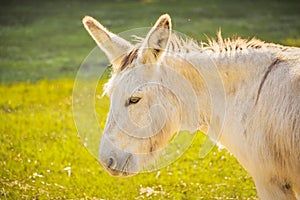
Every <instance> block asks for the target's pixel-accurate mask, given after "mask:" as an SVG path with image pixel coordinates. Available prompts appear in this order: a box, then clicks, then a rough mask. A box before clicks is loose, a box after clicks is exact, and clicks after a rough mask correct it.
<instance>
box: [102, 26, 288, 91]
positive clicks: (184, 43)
mask: <svg viewBox="0 0 300 200" xmlns="http://www.w3.org/2000/svg"><path fill="white" fill-rule="evenodd" d="M132 38H133V41H134V42H135V45H134V46H133V48H132V49H130V50H129V51H128V52H126V53H125V54H124V55H122V56H121V59H120V62H118V65H120V66H119V67H117V70H112V78H111V79H110V80H109V81H108V82H107V83H106V84H105V85H104V92H103V94H102V95H106V94H109V93H110V91H111V89H112V88H113V87H114V84H113V82H114V77H115V75H117V74H119V73H121V72H122V71H124V69H126V68H129V67H130V64H131V63H132V62H133V61H134V60H135V59H136V58H137V57H138V53H139V50H140V48H141V46H142V44H143V42H144V40H145V38H142V37H139V36H136V35H132ZM251 49H254V50H259V49H269V50H270V49H273V50H276V49H277V50H278V49H280V50H282V51H285V50H286V49H287V47H284V46H282V45H279V44H274V43H266V42H264V41H262V40H259V39H256V38H255V37H253V38H251V39H242V38H241V37H238V36H233V37H232V38H225V39H224V38H223V37H222V33H221V30H219V31H217V38H213V37H207V42H203V41H196V40H194V39H190V38H189V39H187V38H184V37H181V36H179V35H178V34H176V33H172V34H171V36H170V41H169V45H168V48H167V49H166V51H167V52H171V53H176V54H188V53H190V52H203V53H204V52H210V53H213V54H216V55H222V54H225V55H226V56H228V57H230V56H233V54H236V53H242V52H244V51H245V50H251Z"/></svg>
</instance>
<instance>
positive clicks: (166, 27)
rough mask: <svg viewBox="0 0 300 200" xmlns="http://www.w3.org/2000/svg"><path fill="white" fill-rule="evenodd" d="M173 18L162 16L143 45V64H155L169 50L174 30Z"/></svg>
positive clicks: (166, 15)
mask: <svg viewBox="0 0 300 200" xmlns="http://www.w3.org/2000/svg"><path fill="white" fill-rule="evenodd" d="M171 27H172V24H171V18H170V16H169V15H168V14H164V15H162V16H160V18H159V19H158V20H157V21H156V23H155V25H154V26H153V27H152V29H151V30H150V32H149V33H148V35H147V36H146V39H145V41H144V43H143V45H142V48H143V51H142V52H141V55H140V56H141V61H142V63H154V62H156V61H157V60H158V59H159V58H160V57H161V55H162V53H163V51H164V50H165V49H166V48H167V46H168V43H169V38H170V35H171V30H172V28H171Z"/></svg>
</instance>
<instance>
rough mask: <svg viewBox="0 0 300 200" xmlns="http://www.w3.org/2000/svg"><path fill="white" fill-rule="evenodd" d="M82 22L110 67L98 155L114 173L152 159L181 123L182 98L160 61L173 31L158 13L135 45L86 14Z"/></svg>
mask: <svg viewBox="0 0 300 200" xmlns="http://www.w3.org/2000/svg"><path fill="white" fill-rule="evenodd" d="M83 24H84V26H85V28H86V29H87V31H88V32H89V33H90V35H91V36H92V38H93V39H94V40H95V41H96V43H97V44H98V46H99V47H100V48H101V49H102V50H103V52H104V53H105V54H106V55H107V57H108V59H109V60H110V62H111V64H112V67H113V74H112V78H111V79H110V80H109V81H108V83H107V84H106V93H107V95H108V96H109V98H110V111H109V115H108V119H107V122H106V127H105V130H104V133H103V136H102V140H101V149H100V154H99V156H100V161H101V164H102V165H103V166H104V168H105V169H106V170H107V171H108V172H109V173H110V174H111V175H115V176H126V175H130V174H135V173H137V172H139V171H141V170H142V169H143V168H144V167H147V166H149V165H151V164H153V163H154V162H155V155H156V154H155V152H156V151H159V150H160V149H162V148H163V147H165V146H166V145H167V143H168V141H170V139H171V138H172V137H173V135H174V133H175V132H176V131H177V130H178V129H179V124H180V118H181V110H180V102H179V101H178V99H177V97H176V95H175V94H174V93H172V91H171V90H168V88H166V87H165V85H166V84H165V83H167V85H168V84H169V85H172V84H175V82H176V78H175V77H172V76H170V75H168V77H167V76H166V72H167V70H165V68H163V67H162V66H161V64H160V63H161V61H162V60H163V59H164V57H165V54H166V51H165V49H167V47H168V44H169V40H170V35H171V19H170V17H169V15H167V14H165V15H162V16H161V17H160V18H159V19H158V20H157V22H156V23H155V25H154V26H153V27H152V29H151V30H150V31H149V33H148V34H147V36H146V38H145V39H144V40H143V41H142V42H141V43H140V44H137V45H132V44H130V43H129V42H128V41H126V40H124V39H122V38H120V37H119V36H117V35H115V34H113V33H111V32H109V31H108V30H107V29H105V28H104V27H103V26H102V25H101V24H100V23H99V22H98V21H96V20H95V19H93V18H91V17H85V18H84V19H83Z"/></svg>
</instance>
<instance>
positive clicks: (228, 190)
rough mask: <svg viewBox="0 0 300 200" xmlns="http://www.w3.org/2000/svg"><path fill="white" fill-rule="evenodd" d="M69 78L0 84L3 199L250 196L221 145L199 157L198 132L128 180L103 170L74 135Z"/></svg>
mask: <svg viewBox="0 0 300 200" xmlns="http://www.w3.org/2000/svg"><path fill="white" fill-rule="evenodd" d="M72 88H73V81H71V80H58V81H40V82H37V83H34V84H29V83H18V84H13V85H2V86H1V87H0V95H1V97H2V98H1V99H0V108H1V110H0V113H1V114H0V121H1V124H0V141H1V146H0V152H1V157H0V194H1V195H2V197H3V198H5V197H6V198H9V199H19V198H27V197H28V198H34V197H36V198H39V199H47V198H84V197H89V198H91V197H97V198H107V199H134V198H138V199H139V198H141V199H142V197H146V196H147V195H148V197H149V198H153V199H162V198H163V199H164V198H172V199H173V198H176V199H201V198H203V199H210V198H211V199H216V198H220V199H230V198H237V197H238V198H241V199H247V198H250V199H253V198H255V197H256V192H255V188H254V184H253V182H252V179H251V178H250V177H249V175H248V174H247V173H246V172H245V171H244V170H243V169H242V167H241V166H240V165H239V164H238V163H237V161H236V160H235V159H234V158H233V157H232V156H231V155H229V154H228V152H226V151H225V150H222V151H218V150H217V149H216V148H215V149H214V150H213V152H211V153H210V154H209V155H208V157H206V158H205V159H200V158H199V152H200V145H201V141H203V136H201V135H198V137H197V138H196V140H195V141H194V144H193V145H192V147H191V148H190V149H189V150H188V151H187V152H186V153H185V154H184V156H182V157H181V158H180V159H179V160H178V161H177V162H175V163H173V164H171V165H170V166H169V167H167V168H164V169H161V170H160V171H159V172H158V171H155V172H151V173H145V174H140V175H137V176H134V177H131V178H125V179H124V178H123V179H119V178H114V177H111V176H109V175H108V174H107V173H106V172H104V170H103V169H102V167H101V166H100V165H99V164H98V162H97V160H96V159H95V158H94V157H93V156H92V155H91V154H89V153H88V152H87V150H86V149H85V148H84V147H83V144H82V143H81V141H80V140H79V138H78V136H77V131H76V128H75V125H74V121H73V116H72Z"/></svg>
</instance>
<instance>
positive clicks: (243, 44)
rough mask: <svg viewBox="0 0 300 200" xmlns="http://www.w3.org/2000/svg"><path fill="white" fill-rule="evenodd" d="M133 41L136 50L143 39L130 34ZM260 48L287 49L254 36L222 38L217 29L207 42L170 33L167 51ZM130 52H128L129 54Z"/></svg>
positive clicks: (222, 51)
mask: <svg viewBox="0 0 300 200" xmlns="http://www.w3.org/2000/svg"><path fill="white" fill-rule="evenodd" d="M132 37H133V38H134V41H135V42H137V43H136V46H135V47H134V50H132V51H136V50H138V48H140V46H141V44H142V43H143V41H144V38H141V37H138V36H136V35H133V36H132ZM260 48H275V49H287V47H284V46H282V45H279V44H274V43H266V42H264V41H262V40H259V39H257V38H255V37H253V38H250V39H243V38H241V37H238V36H233V37H232V38H223V37H222V33H221V31H220V30H219V31H217V38H216V39H215V38H213V37H208V36H207V42H203V41H200V42H198V41H196V40H194V39H185V38H182V37H180V36H178V35H177V34H175V33H172V35H171V37H170V43H169V47H168V49H167V51H170V52H176V53H181V52H182V53H189V52H190V51H193V50H194V51H195V50H198V51H199V50H200V51H212V52H214V53H224V52H238V51H241V50H245V49H260ZM130 54H131V52H130V53H129V54H128V55H130Z"/></svg>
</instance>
